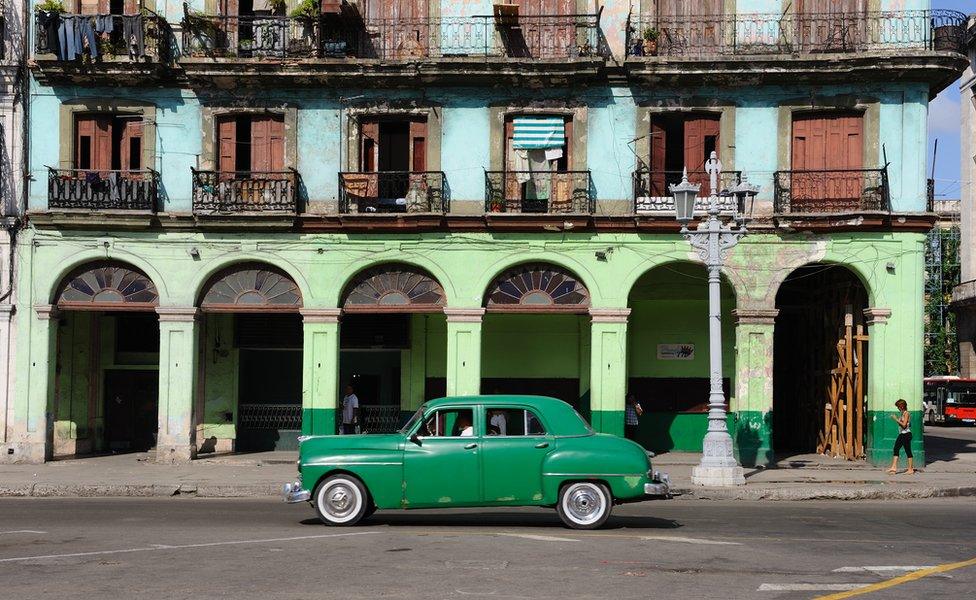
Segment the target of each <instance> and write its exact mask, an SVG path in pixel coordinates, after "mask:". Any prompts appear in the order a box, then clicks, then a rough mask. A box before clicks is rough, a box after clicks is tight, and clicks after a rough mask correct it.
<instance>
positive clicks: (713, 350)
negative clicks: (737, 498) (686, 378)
mask: <svg viewBox="0 0 976 600" xmlns="http://www.w3.org/2000/svg"><path fill="white" fill-rule="evenodd" d="M705 171H706V172H707V173H708V175H709V184H710V189H709V192H710V193H709V195H708V210H707V213H706V217H705V218H704V219H702V221H701V222H700V223H699V224H698V227H697V228H696V229H695V230H691V229H689V228H688V224H689V223H690V222H691V220H692V219H693V218H694V216H695V197H696V196H697V195H698V192H699V190H700V188H701V186H700V185H698V184H694V183H691V182H689V181H688V170H687V169H685V172H684V176H683V178H682V181H681V183H679V184H677V185H674V184H672V185H671V186H670V187H671V194H672V195H673V196H674V206H675V213H676V216H677V219H678V222H679V223H681V233H682V235H684V236H685V239H687V240H688V242H689V243H690V244H691V247H692V248H694V249H695V250H696V251H698V256H699V257H700V258H701V259H702V261H703V262H704V263H705V267H706V269H707V270H708V362H709V384H710V388H709V394H708V431H707V432H706V433H705V439H704V441H703V443H702V450H703V452H702V459H701V463H700V464H699V465H698V466H697V467H695V468H694V470H693V471H692V475H691V480H692V482H694V483H695V484H697V485H708V486H732V485H743V484H745V477H744V476H743V473H742V467H740V466H739V463H738V462H736V460H735V455H734V454H733V452H732V436H731V435H729V429H728V426H727V424H726V411H725V392H724V391H723V389H722V316H721V315H722V306H721V287H720V283H721V273H722V265H723V263H724V261H725V255H726V254H727V252H728V250H729V248H732V247H733V246H735V245H736V244H737V243H738V242H739V238H741V237H742V236H744V235H746V233H748V232H747V230H746V225H747V224H748V222H749V221H750V220H751V216H752V203H753V200H754V199H755V197H756V194H758V193H759V187H758V186H753V185H749V184H748V183H747V182H745V181H740V182H739V184H738V185H736V186H735V187H734V188H732V189H731V190H726V191H722V192H719V191H718V190H719V175H720V174H721V172H722V163H721V162H719V160H718V158H717V156H716V154H715V152H712V155H711V157H710V158H709V160H708V161H707V162H706V163H705ZM719 194H721V195H722V196H723V197H729V196H735V198H736V200H737V203H736V211H735V214H734V216H733V219H732V221H731V222H730V223H729V224H728V225H726V224H723V223H722V221H721V220H720V219H719V215H720V214H721V207H720V206H719Z"/></svg>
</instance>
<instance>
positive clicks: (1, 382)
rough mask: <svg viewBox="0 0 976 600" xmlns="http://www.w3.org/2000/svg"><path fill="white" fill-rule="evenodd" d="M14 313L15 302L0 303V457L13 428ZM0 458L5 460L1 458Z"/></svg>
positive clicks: (4, 451) (5, 448)
mask: <svg viewBox="0 0 976 600" xmlns="http://www.w3.org/2000/svg"><path fill="white" fill-rule="evenodd" d="M13 314H14V306H13V304H6V303H3V304H0V356H2V357H4V358H3V359H0V457H2V456H3V455H4V454H5V453H6V451H7V446H6V445H7V443H8V442H10V437H9V433H8V432H9V431H10V429H12V427H10V426H9V425H13V423H10V424H9V425H8V423H7V419H8V418H9V417H12V416H13V406H12V402H11V401H12V400H13V395H12V394H10V393H9V392H10V389H11V386H10V377H11V372H10V367H11V366H13V364H14V360H13V357H12V356H11V354H10V352H11V350H13V345H12V344H11V343H10V342H11V335H10V334H11V326H10V322H11V317H12V316H13ZM0 460H3V459H2V458H0Z"/></svg>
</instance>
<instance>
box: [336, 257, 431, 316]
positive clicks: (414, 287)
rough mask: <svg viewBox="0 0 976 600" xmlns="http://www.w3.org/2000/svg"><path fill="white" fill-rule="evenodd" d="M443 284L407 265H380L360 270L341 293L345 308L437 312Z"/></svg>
mask: <svg viewBox="0 0 976 600" xmlns="http://www.w3.org/2000/svg"><path fill="white" fill-rule="evenodd" d="M444 304H445V298H444V288H443V287H441V284H440V283H438V282H437V280H436V279H434V278H433V277H431V276H430V275H428V274H427V273H425V272H423V271H422V270H420V269H418V268H416V267H412V266H409V265H384V266H381V267H376V268H372V269H368V270H366V271H364V272H362V273H360V274H359V275H358V276H356V278H355V279H354V280H353V281H352V283H351V284H350V286H349V288H348V292H347V293H346V294H345V300H344V301H343V303H342V308H343V310H344V311H346V312H439V311H440V310H442V309H443V308H444Z"/></svg>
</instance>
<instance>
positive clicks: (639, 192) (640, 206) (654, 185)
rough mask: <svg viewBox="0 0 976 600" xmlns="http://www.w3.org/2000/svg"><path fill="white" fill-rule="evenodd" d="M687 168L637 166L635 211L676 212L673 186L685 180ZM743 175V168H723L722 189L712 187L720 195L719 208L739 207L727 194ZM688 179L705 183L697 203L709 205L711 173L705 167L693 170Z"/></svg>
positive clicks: (638, 212)
mask: <svg viewBox="0 0 976 600" xmlns="http://www.w3.org/2000/svg"><path fill="white" fill-rule="evenodd" d="M683 177H684V171H659V170H649V169H646V168H641V169H637V170H636V171H634V174H633V180H634V181H633V185H634V214H635V215H641V214H654V213H669V214H672V215H673V214H674V196H673V195H672V194H671V186H672V185H675V184H678V183H681V180H682V178H683ZM741 178H742V171H722V172H721V173H720V174H719V181H718V189H717V190H712V191H713V193H715V194H716V195H718V197H719V209H720V210H721V211H722V212H733V211H735V210H736V200H735V197H733V196H729V195H727V194H723V193H722V192H723V191H727V190H730V189H732V188H733V187H735V186H736V185H738V183H739V181H740V180H741ZM688 180H689V181H690V182H692V183H697V184H698V185H700V186H701V192H700V194H699V197H698V201H697V203H696V208H698V207H699V206H700V208H701V209H702V210H704V209H705V208H706V207H707V206H708V193H709V185H710V184H709V175H708V173H705V171H691V172H689V173H688Z"/></svg>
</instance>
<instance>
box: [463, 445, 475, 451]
mask: <svg viewBox="0 0 976 600" xmlns="http://www.w3.org/2000/svg"><path fill="white" fill-rule="evenodd" d="M477 447H478V444H467V445H465V446H464V449H465V450H474V449H475V448H477Z"/></svg>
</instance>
